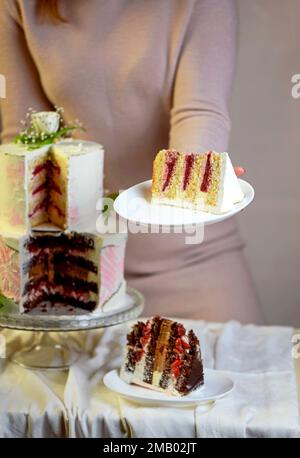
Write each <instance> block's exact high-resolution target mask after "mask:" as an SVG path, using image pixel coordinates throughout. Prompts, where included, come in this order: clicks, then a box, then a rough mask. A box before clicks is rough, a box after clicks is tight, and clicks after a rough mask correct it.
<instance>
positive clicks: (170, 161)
mask: <svg viewBox="0 0 300 458" xmlns="http://www.w3.org/2000/svg"><path fill="white" fill-rule="evenodd" d="M177 160H178V153H177V152H176V151H168V153H167V159H166V162H165V167H166V172H165V181H164V184H163V187H162V192H164V191H165V190H166V189H167V187H168V186H169V184H170V182H171V178H172V176H173V173H174V170H175V167H176V163H177Z"/></svg>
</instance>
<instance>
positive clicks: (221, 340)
mask: <svg viewBox="0 0 300 458" xmlns="http://www.w3.org/2000/svg"><path fill="white" fill-rule="evenodd" d="M184 323H185V324H186V326H187V327H189V328H193V329H194V330H195V331H196V332H197V334H198V335H199V336H200V340H201V348H202V351H203V353H204V360H205V364H206V366H207V367H217V368H218V369H220V370H225V371H227V372H228V368H229V369H230V371H232V372H230V373H231V374H233V377H235V378H236V380H235V381H236V383H237V390H236V392H235V391H233V392H232V394H230V395H229V396H228V397H227V398H224V399H223V400H220V401H218V402H217V403H216V404H215V405H213V406H211V405H209V406H201V407H199V408H198V409H195V408H184V409H174V408H173V409H166V408H162V407H159V408H157V407H156V408H153V407H151V408H149V407H148V408H146V407H143V406H138V405H136V404H134V403H131V402H129V401H127V400H125V399H122V398H120V397H118V396H117V395H115V394H114V393H112V392H110V391H109V390H108V389H106V388H105V387H104V385H103V383H102V378H103V375H104V374H105V373H106V372H107V371H109V370H111V369H113V368H115V367H118V366H119V365H120V362H121V360H122V351H123V348H124V343H125V335H126V332H127V329H128V324H127V325H119V326H115V327H112V328H109V329H105V330H95V331H89V332H73V333H65V334H63V335H61V336H58V335H55V336H54V337H55V338H59V339H67V340H68V344H69V345H70V346H72V347H73V348H75V349H76V350H77V351H79V352H80V353H81V356H80V358H79V360H78V362H77V363H76V364H75V365H74V366H73V367H72V368H71V369H70V370H69V371H65V372H58V371H54V372H49V371H47V372H46V371H45V372H42V371H30V370H27V369H24V368H21V367H19V366H18V365H16V364H14V363H12V362H10V361H9V359H0V437H111V438H119V437H222V436H223V437H258V436H259V437H279V436H281V437H299V436H300V426H299V407H298V406H299V403H298V402H297V394H296V389H297V390H298V396H299V399H300V358H298V359H294V360H292V358H291V348H292V344H291V337H292V334H293V332H294V333H298V334H299V341H300V330H294V331H293V330H291V329H289V328H281V327H256V326H248V327H247V326H242V325H240V324H239V323H237V322H229V323H226V324H224V325H223V324H218V323H206V322H203V321H187V320H185V321H184ZM0 336H2V340H3V338H5V341H6V344H7V350H8V353H11V352H13V351H15V350H16V349H18V348H19V347H20V346H21V345H24V344H25V342H26V343H27V341H28V339H30V338H32V336H31V335H30V333H26V332H17V331H11V330H1V331H0ZM235 341H236V342H238V345H236V344H235V343H234V342H235ZM254 342H255V345H254ZM276 345H277V346H276ZM289 345H290V347H289ZM252 347H253V348H252ZM228 348H229V349H230V350H228ZM274 352H275V355H276V358H275V357H274V358H273V356H274ZM245 355H246V356H247V357H246V356H245ZM251 355H253V357H252V356H251ZM258 361H259V364H258ZM259 365H260V367H262V369H259ZM293 365H295V366H294V367H293ZM260 384H261V385H260ZM259 387H260V388H259ZM282 387H284V389H282ZM255 390H257V392H256V391H255ZM272 390H273V391H272ZM272 393H275V394H274V396H278V397H277V398H276V400H275V401H274V402H270V399H268V396H269V397H272ZM231 396H232V397H231ZM259 396H262V397H261V400H260V401H259V402H258V398H259ZM271 401H272V399H271ZM158 409H159V411H158ZM216 419H217V421H216Z"/></svg>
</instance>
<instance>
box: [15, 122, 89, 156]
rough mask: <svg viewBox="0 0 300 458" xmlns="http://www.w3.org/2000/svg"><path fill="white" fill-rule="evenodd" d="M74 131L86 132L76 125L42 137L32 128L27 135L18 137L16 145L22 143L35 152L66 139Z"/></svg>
mask: <svg viewBox="0 0 300 458" xmlns="http://www.w3.org/2000/svg"><path fill="white" fill-rule="evenodd" d="M74 130H81V131H85V129H84V128H83V127H81V126H79V125H77V124H75V125H73V126H67V127H62V128H61V129H59V130H58V131H57V132H54V133H52V134H43V136H42V135H41V134H39V135H37V134H36V133H35V131H34V130H33V129H32V128H30V129H29V130H27V131H26V132H25V133H23V134H19V135H17V136H16V137H15V138H14V143H17V144H20V143H21V144H22V145H25V146H28V149H29V150H35V149H38V148H41V147H42V146H46V145H50V144H51V143H53V142H54V141H56V140H59V139H61V138H65V137H66V136H67V135H68V134H70V133H71V132H74ZM33 138H34V141H33Z"/></svg>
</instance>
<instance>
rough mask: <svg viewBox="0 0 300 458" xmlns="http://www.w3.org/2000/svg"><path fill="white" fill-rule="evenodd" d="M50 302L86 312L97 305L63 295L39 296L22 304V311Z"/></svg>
mask: <svg viewBox="0 0 300 458" xmlns="http://www.w3.org/2000/svg"><path fill="white" fill-rule="evenodd" d="M46 301H50V302H51V303H61V304H68V305H70V306H72V307H74V308H81V309H83V310H87V311H89V312H92V311H93V310H95V308H96V306H97V303H96V301H88V302H84V301H83V300H79V299H75V298H74V297H69V296H64V295H63V294H59V293H57V294H46V293H44V294H41V295H40V296H39V297H38V298H36V299H35V300H33V301H32V300H30V301H26V302H25V303H24V304H23V307H24V309H26V310H28V311H29V310H32V309H34V308H35V307H37V306H38V305H40V304H42V303H43V302H46Z"/></svg>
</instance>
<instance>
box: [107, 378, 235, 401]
mask: <svg viewBox="0 0 300 458" xmlns="http://www.w3.org/2000/svg"><path fill="white" fill-rule="evenodd" d="M204 377H205V383H204V384H203V385H201V386H200V387H199V388H197V389H195V390H193V391H191V392H190V393H189V394H187V395H185V396H180V395H172V394H170V393H169V394H167V393H166V392H160V391H156V390H154V389H153V388H150V386H149V387H147V388H146V384H145V385H144V386H141V385H135V384H129V383H126V382H125V381H124V380H122V378H121V377H120V371H119V370H117V369H115V370H112V371H110V372H108V373H107V374H106V375H105V376H104V378H103V383H104V385H105V386H106V387H107V388H109V389H110V390H112V391H114V392H115V393H117V394H119V395H120V396H122V397H124V398H127V399H129V400H130V401H133V402H135V403H138V404H142V405H164V406H166V407H187V406H193V405H200V404H206V403H210V402H213V401H216V400H218V399H221V398H223V397H224V396H226V395H228V394H229V393H230V392H231V391H232V390H233V387H234V382H233V380H231V379H230V378H229V377H228V376H227V375H225V374H223V373H222V372H221V371H216V370H213V369H205V371H204Z"/></svg>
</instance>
